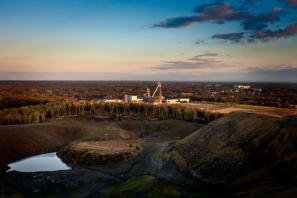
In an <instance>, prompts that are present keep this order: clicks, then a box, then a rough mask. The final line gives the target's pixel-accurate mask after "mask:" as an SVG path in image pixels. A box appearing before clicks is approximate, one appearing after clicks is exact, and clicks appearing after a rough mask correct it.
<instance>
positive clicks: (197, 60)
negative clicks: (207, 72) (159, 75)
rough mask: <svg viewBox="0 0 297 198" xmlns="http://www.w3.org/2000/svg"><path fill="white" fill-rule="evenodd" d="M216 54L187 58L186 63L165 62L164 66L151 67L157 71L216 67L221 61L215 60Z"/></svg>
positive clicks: (207, 53) (208, 53) (210, 53)
mask: <svg viewBox="0 0 297 198" xmlns="http://www.w3.org/2000/svg"><path fill="white" fill-rule="evenodd" d="M217 56H219V54H218V53H212V52H206V53H203V54H198V55H196V56H193V57H191V58H189V59H188V60H187V61H166V62H164V64H161V65H157V66H154V67H151V68H152V69H157V70H180V69H183V70H185V69H186V70H187V69H199V68H211V67H217V66H218V65H219V64H220V63H221V61H219V60H216V59H215V57H217Z"/></svg>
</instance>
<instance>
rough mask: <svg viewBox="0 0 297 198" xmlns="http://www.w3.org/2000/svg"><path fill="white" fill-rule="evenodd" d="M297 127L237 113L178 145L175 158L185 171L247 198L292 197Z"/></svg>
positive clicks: (296, 184)
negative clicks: (252, 197) (259, 197)
mask: <svg viewBox="0 0 297 198" xmlns="http://www.w3.org/2000/svg"><path fill="white" fill-rule="evenodd" d="M296 123H297V118H296V117H290V118H286V119H283V120H277V119H276V118H273V117H269V116H265V115H259V114H252V113H243V112H237V113H232V114H230V115H228V116H225V117H223V118H220V119H218V120H215V121H213V122H212V123H210V124H208V125H207V126H205V127H203V128H201V129H199V130H198V131H196V132H194V133H193V134H191V135H189V136H187V137H186V138H184V139H182V140H180V141H179V142H177V144H176V145H175V146H174V147H173V148H172V151H171V154H172V157H173V159H174V160H175V162H176V164H177V165H178V167H179V168H180V169H181V170H182V171H184V172H186V173H189V174H191V175H192V176H193V177H195V178H197V179H198V180H200V181H203V182H206V183H210V184H224V185H226V186H228V187H230V188H233V189H238V191H239V192H241V193H243V194H240V195H241V196H246V194H245V193H247V194H249V195H251V194H253V193H255V194H257V195H260V193H264V192H265V193H267V192H268V191H269V192H270V193H274V194H276V193H278V194H279V195H280V194H281V196H289V195H293V194H292V193H296V191H297V152H296V151H297V125H296ZM272 191H275V192H272ZM276 191H277V192H276ZM255 194H254V195H255ZM264 195H265V194H264Z"/></svg>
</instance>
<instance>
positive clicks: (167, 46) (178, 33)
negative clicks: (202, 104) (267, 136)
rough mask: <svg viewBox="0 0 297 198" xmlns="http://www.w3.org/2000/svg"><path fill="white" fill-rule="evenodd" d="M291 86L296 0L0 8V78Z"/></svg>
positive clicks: (36, 3)
mask: <svg viewBox="0 0 297 198" xmlns="http://www.w3.org/2000/svg"><path fill="white" fill-rule="evenodd" d="M8 79H11V80H177V81H182V80H191V81H192V80H193V81H290V82H292V81H294V82H296V81H297V0H270V1H268V0H262V1H261V0H233V1H231V0H230V1H210V0H204V1H203V0H201V1H197V0H0V80H8Z"/></svg>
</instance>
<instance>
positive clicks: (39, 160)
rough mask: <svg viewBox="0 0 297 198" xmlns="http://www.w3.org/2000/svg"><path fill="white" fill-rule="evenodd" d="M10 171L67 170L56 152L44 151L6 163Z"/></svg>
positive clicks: (67, 167)
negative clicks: (43, 152)
mask: <svg viewBox="0 0 297 198" xmlns="http://www.w3.org/2000/svg"><path fill="white" fill-rule="evenodd" d="M7 166H8V167H9V168H10V169H9V170H8V171H7V172H10V171H18V172H43V171H59V170H69V169H71V167H69V166H67V165H66V164H65V163H64V162H63V161H62V160H61V159H60V158H59V157H58V156H57V154H56V152H54V153H46V154H42V155H35V156H31V157H28V158H25V159H22V160H19V161H16V162H14V163H11V164H8V165H7Z"/></svg>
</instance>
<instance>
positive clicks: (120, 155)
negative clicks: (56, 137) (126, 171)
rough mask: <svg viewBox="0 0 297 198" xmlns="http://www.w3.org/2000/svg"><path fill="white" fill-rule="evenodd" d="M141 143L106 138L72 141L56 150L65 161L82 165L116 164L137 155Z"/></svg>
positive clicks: (140, 148)
mask: <svg viewBox="0 0 297 198" xmlns="http://www.w3.org/2000/svg"><path fill="white" fill-rule="evenodd" d="M141 151H142V144H141V142H140V141H139V140H138V141H137V140H120V139H118V140H106V141H82V142H81V141H80V142H73V143H71V144H70V145H68V146H67V147H65V148H64V149H63V150H61V151H59V152H58V156H59V157H60V158H61V159H62V160H63V161H64V162H65V163H72V164H83V165H105V164H117V163H121V162H125V161H128V160H130V159H133V158H135V157H136V156H138V154H139V153H141Z"/></svg>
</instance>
